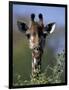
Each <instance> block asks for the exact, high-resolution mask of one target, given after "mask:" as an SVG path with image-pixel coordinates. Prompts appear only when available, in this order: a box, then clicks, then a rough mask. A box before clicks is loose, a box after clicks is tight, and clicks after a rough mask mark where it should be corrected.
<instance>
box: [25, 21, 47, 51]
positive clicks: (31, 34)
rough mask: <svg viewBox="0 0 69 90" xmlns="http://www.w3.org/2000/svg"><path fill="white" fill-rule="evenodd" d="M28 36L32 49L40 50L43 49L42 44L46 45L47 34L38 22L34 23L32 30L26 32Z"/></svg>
mask: <svg viewBox="0 0 69 90" xmlns="http://www.w3.org/2000/svg"><path fill="white" fill-rule="evenodd" d="M26 35H27V37H28V40H29V47H30V48H31V49H35V48H36V49H37V50H39V48H40V47H41V48H42V47H43V45H42V44H44V41H45V38H46V33H44V27H41V26H40V25H39V24H38V23H37V22H34V24H33V25H32V26H31V28H30V29H29V30H27V31H26ZM37 50H36V52H37Z"/></svg>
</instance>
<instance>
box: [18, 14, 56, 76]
mask: <svg viewBox="0 0 69 90" xmlns="http://www.w3.org/2000/svg"><path fill="white" fill-rule="evenodd" d="M38 18H39V21H38V22H36V21H35V14H34V13H32V14H31V20H30V21H31V25H30V27H28V25H27V24H26V23H24V22H20V21H17V25H18V28H19V30H20V31H22V32H25V33H26V36H27V38H28V40H29V48H30V49H32V76H34V75H37V76H38V74H39V73H41V61H42V55H43V51H44V47H45V40H46V37H47V36H48V35H49V34H51V33H52V32H53V31H54V30H55V25H56V23H55V22H52V23H49V24H47V25H46V26H44V23H43V15H42V14H41V13H40V14H39V15H38Z"/></svg>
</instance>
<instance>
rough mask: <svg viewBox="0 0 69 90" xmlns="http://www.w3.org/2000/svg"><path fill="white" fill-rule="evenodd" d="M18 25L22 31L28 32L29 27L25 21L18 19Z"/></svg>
mask: <svg viewBox="0 0 69 90" xmlns="http://www.w3.org/2000/svg"><path fill="white" fill-rule="evenodd" d="M17 26H18V29H19V30H20V31H21V32H26V31H27V29H28V26H27V25H26V24H25V23H24V22H20V21H17Z"/></svg>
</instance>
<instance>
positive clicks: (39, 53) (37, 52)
mask: <svg viewBox="0 0 69 90" xmlns="http://www.w3.org/2000/svg"><path fill="white" fill-rule="evenodd" d="M42 53H43V50H42V49H41V48H40V47H38V48H34V49H33V56H34V57H35V58H36V59H39V58H40V57H41V56H42Z"/></svg>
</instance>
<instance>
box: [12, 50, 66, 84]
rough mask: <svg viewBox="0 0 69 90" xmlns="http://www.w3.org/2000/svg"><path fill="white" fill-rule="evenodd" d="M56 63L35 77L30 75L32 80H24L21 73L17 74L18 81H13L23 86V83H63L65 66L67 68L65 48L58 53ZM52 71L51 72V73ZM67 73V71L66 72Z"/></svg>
mask: <svg viewBox="0 0 69 90" xmlns="http://www.w3.org/2000/svg"><path fill="white" fill-rule="evenodd" d="M56 60H57V61H56V64H55V65H54V66H53V67H51V66H49V65H48V66H47V68H46V69H45V71H44V73H41V74H39V76H38V77H36V78H33V77H30V80H25V81H23V80H22V79H21V75H17V76H16V79H17V83H13V85H14V86H19V85H20V86H21V85H34V84H53V83H63V82H64V77H63V79H62V78H61V77H62V76H63V72H64V68H65V53H64V50H63V52H62V53H58V54H57V55H56ZM49 72H50V73H49ZM64 73H65V72H64Z"/></svg>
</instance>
